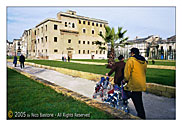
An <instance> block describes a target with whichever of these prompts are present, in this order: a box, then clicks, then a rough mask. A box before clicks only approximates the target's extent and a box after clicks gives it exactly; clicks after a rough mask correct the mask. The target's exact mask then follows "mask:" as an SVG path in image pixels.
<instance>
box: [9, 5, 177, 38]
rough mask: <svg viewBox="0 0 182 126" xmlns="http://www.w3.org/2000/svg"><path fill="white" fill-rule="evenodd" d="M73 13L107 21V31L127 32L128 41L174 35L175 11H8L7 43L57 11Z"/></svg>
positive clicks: (119, 9) (40, 8)
mask: <svg viewBox="0 0 182 126" xmlns="http://www.w3.org/2000/svg"><path fill="white" fill-rule="evenodd" d="M67 10H74V11H76V12H77V14H78V15H81V16H86V17H91V18H98V19H103V20H107V21H108V23H109V26H110V27H114V28H116V29H117V27H118V26H121V27H123V29H124V30H127V33H126V36H128V37H129V39H134V38H135V37H136V36H138V37H147V36H149V35H159V36H160V37H162V38H163V39H166V38H168V37H170V36H172V35H175V31H176V30H175V23H176V20H175V18H176V17H175V15H176V14H175V7H8V8H7V39H8V40H9V41H13V39H18V38H20V37H21V36H22V34H23V31H24V30H27V29H30V28H33V27H35V26H36V25H37V24H38V23H40V22H41V21H43V20H44V19H46V18H56V14H57V13H58V12H59V11H63V12H66V11H67Z"/></svg>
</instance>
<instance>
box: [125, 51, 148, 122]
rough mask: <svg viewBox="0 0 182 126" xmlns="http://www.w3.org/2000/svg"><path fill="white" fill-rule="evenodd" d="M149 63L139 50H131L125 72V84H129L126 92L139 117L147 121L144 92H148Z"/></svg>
mask: <svg viewBox="0 0 182 126" xmlns="http://www.w3.org/2000/svg"><path fill="white" fill-rule="evenodd" d="M146 69H147V63H146V60H145V58H144V57H143V56H141V55H139V49H138V48H132V49H131V57H130V58H129V59H128V60H127V62H126V65H125V70H124V81H123V83H124V82H128V84H127V85H126V86H125V87H124V90H125V91H126V92H127V93H128V94H130V97H131V99H132V101H133V103H134V106H135V109H136V111H137V115H138V116H139V117H140V118H142V119H145V118H146V117H145V110H144V106H143V101H142V91H146Z"/></svg>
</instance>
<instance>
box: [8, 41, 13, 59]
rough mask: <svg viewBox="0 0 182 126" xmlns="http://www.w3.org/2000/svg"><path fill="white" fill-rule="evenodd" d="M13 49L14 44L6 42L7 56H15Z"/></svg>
mask: <svg viewBox="0 0 182 126" xmlns="http://www.w3.org/2000/svg"><path fill="white" fill-rule="evenodd" d="M12 47H13V42H10V41H8V40H7V41H6V54H7V56H13V51H12Z"/></svg>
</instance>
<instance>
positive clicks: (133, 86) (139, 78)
mask: <svg viewBox="0 0 182 126" xmlns="http://www.w3.org/2000/svg"><path fill="white" fill-rule="evenodd" d="M138 57H139V58H138ZM146 69H147V63H146V61H145V59H144V57H142V56H137V57H136V56H134V57H130V58H129V59H128V60H127V62H126V65H125V70H124V78H125V81H128V84H127V85H126V86H125V87H124V89H125V90H127V91H146Z"/></svg>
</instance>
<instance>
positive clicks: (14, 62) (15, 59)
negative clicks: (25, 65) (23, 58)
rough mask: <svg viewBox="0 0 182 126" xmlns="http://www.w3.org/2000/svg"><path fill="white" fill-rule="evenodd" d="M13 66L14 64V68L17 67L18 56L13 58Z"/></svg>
mask: <svg viewBox="0 0 182 126" xmlns="http://www.w3.org/2000/svg"><path fill="white" fill-rule="evenodd" d="M13 64H14V67H16V64H17V56H16V55H15V56H14V58H13Z"/></svg>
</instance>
